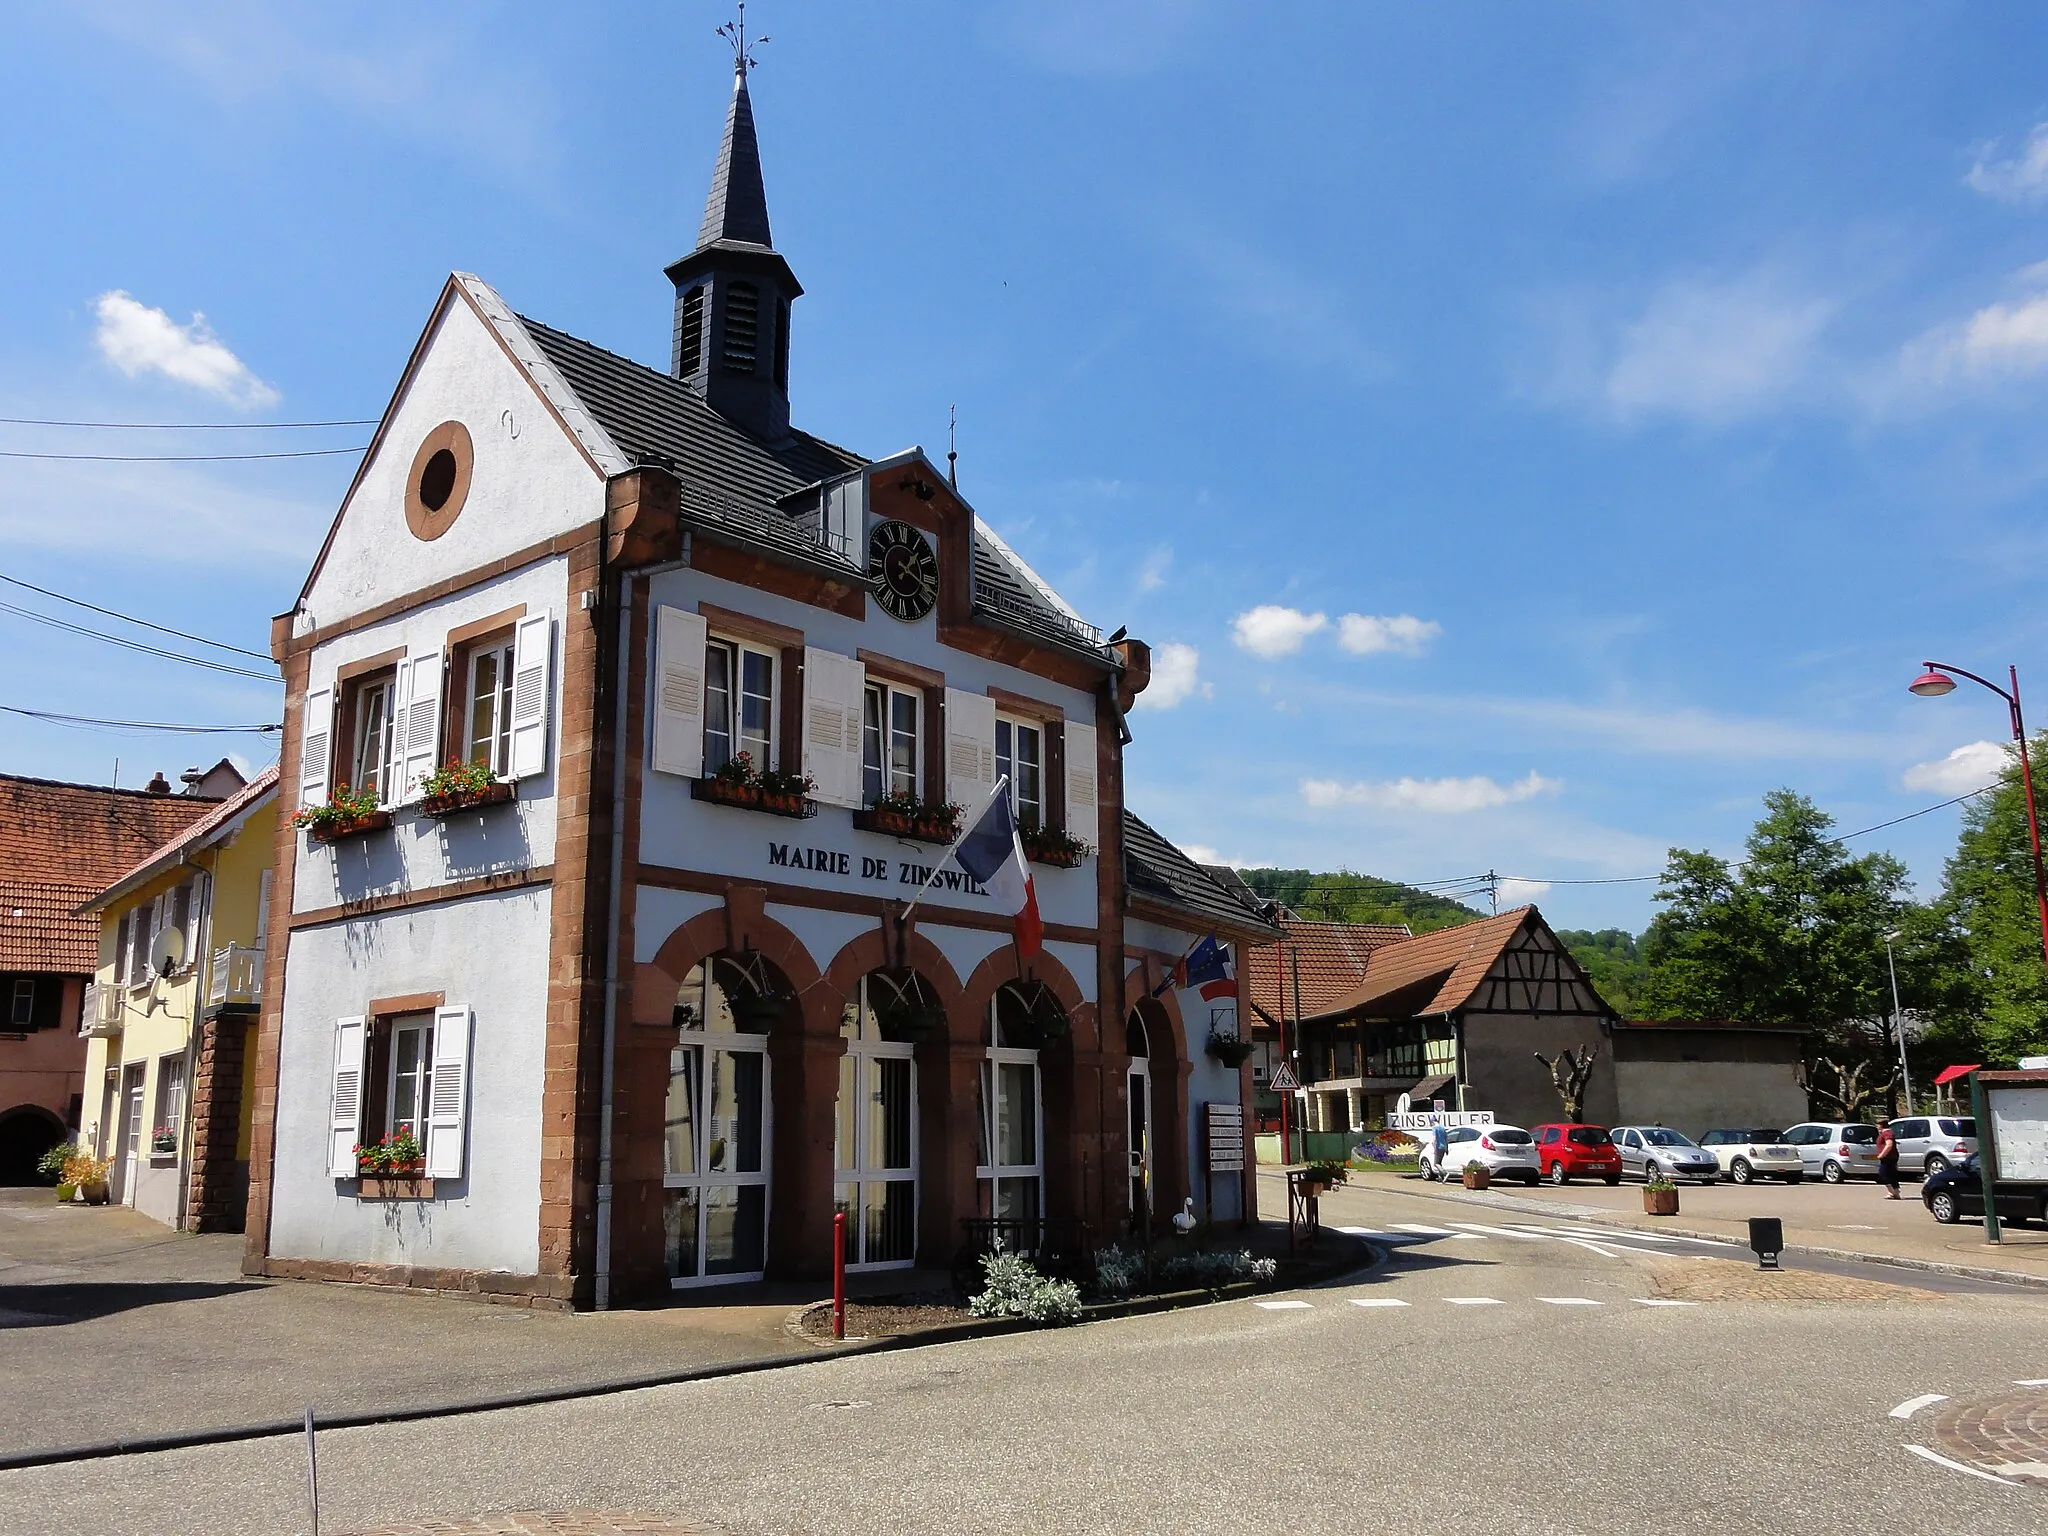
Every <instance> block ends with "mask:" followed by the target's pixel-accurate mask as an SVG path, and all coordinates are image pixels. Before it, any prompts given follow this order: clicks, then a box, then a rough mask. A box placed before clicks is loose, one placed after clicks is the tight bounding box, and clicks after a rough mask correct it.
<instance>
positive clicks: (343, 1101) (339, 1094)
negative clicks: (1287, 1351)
mask: <svg viewBox="0 0 2048 1536" xmlns="http://www.w3.org/2000/svg"><path fill="white" fill-rule="evenodd" d="M364 1024H365V1021H364V1020H362V1019H337V1020H335V1023H334V1097H333V1100H332V1102H331V1104H330V1106H329V1109H328V1118H329V1124H330V1134H329V1137H328V1149H327V1171H328V1173H329V1174H331V1175H332V1176H333V1177H335V1178H337V1179H352V1178H354V1177H355V1176H356V1143H357V1142H358V1141H360V1140H362V1135H363V1037H364Z"/></svg>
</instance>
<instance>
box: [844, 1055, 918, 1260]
mask: <svg viewBox="0 0 2048 1536" xmlns="http://www.w3.org/2000/svg"><path fill="white" fill-rule="evenodd" d="M916 1050H917V1048H916V1047H915V1046H913V1045H911V1044H909V1043H908V1042H904V1041H895V1040H879V1039H877V1040H869V1039H859V1040H849V1041H847V1042H846V1056H847V1059H848V1060H850V1061H851V1062H852V1063H853V1074H852V1076H853V1106H852V1107H853V1110H854V1115H853V1127H852V1133H853V1166H852V1167H850V1168H840V1167H835V1168H834V1169H833V1170H832V1175H833V1184H834V1186H835V1187H834V1190H833V1195H834V1198H835V1199H836V1198H837V1195H838V1189H837V1186H839V1185H851V1186H852V1187H853V1196H852V1199H851V1201H850V1202H849V1205H848V1210H847V1215H848V1221H847V1224H846V1225H847V1229H848V1234H849V1236H851V1238H852V1240H853V1252H854V1254H855V1255H859V1254H864V1253H866V1252H867V1204H866V1202H865V1201H863V1200H862V1199H861V1198H860V1189H861V1186H862V1185H864V1184H884V1183H887V1184H906V1183H907V1184H908V1185H909V1186H910V1210H911V1216H910V1228H911V1232H912V1233H913V1234H915V1233H916V1232H917V1220H918V1213H919V1202H920V1200H921V1199H922V1197H923V1190H922V1189H921V1187H920V1184H919V1179H918V1151H919V1148H918V1140H919V1133H920V1127H919V1121H918V1103H917V1057H916ZM871 1061H907V1062H909V1063H910V1167H909V1170H908V1171H907V1172H906V1171H905V1170H904V1169H901V1168H871V1167H869V1166H868V1164H867V1145H868V1117H869V1115H870V1114H872V1113H873V1111H874V1108H875V1105H874V1099H873V1095H872V1094H870V1093H869V1092H868V1088H867V1079H868V1063H869V1062H871ZM833 1162H834V1163H835V1164H836V1163H837V1162H838V1158H837V1157H836V1156H835V1157H834V1158H833ZM911 1249H912V1252H911V1256H910V1257H909V1258H906V1259H882V1260H878V1261H874V1262H868V1261H866V1260H862V1261H860V1262H855V1260H854V1259H852V1258H849V1259H848V1260H847V1263H846V1267H847V1268H848V1269H849V1270H870V1269H909V1268H911V1267H912V1266H914V1265H915V1264H916V1262H917V1257H916V1238H915V1236H914V1235H913V1237H912V1241H911Z"/></svg>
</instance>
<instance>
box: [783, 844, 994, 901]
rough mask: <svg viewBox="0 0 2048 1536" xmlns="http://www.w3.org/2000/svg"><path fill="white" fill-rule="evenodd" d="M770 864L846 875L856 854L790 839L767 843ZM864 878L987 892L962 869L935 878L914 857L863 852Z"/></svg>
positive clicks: (943, 871)
mask: <svg viewBox="0 0 2048 1536" xmlns="http://www.w3.org/2000/svg"><path fill="white" fill-rule="evenodd" d="M768 867H769V868H770V869H791V870H803V871H805V872H806V873H810V874H818V875H845V876H849V877H852V876H853V873H854V856H853V855H852V854H850V853H846V852H843V851H841V850H839V849H837V848H799V847H793V846H792V845H790V844H788V843H770V844H769V845H768ZM858 878H859V879H862V880H873V881H875V882H877V883H878V884H882V885H909V886H918V887H922V886H923V885H924V884H925V882H926V881H928V880H929V881H931V882H932V889H933V890H935V891H961V892H964V893H965V894H967V895H969V896H986V895H987V894H988V892H987V890H985V889H984V888H983V887H982V886H980V885H979V884H977V883H976V882H975V881H974V880H973V879H971V878H970V877H969V876H967V875H966V874H964V873H962V872H961V871H960V870H957V869H954V868H951V867H950V866H949V867H947V868H944V869H941V870H939V871H938V876H937V878H936V879H933V873H932V866H931V865H929V864H919V863H917V862H916V861H915V860H913V859H878V858H876V857H874V856H873V855H872V854H866V853H864V854H862V855H860V874H859V876H858Z"/></svg>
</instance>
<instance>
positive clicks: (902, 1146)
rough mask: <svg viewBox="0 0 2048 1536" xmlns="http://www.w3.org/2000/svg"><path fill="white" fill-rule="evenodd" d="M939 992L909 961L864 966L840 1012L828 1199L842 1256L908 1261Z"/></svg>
mask: <svg viewBox="0 0 2048 1536" xmlns="http://www.w3.org/2000/svg"><path fill="white" fill-rule="evenodd" d="M945 1022H946V1013H945V1009H944V1007H943V1006H942V1005H941V1004H940V1002H939V999H938V993H937V991H936V989H934V988H933V987H932V986H931V984H930V983H929V982H927V981H925V980H924V979H923V978H922V977H920V976H919V975H917V973H916V972H914V971H908V972H906V971H897V970H877V971H870V972H869V973H868V974H867V975H865V976H863V977H862V978H861V979H860V980H859V981H858V982H857V983H855V985H854V989H853V992H852V994H851V995H850V996H849V997H848V998H847V1000H846V1008H845V1010H844V1012H843V1013H842V1014H841V1015H840V1025H839V1034H840V1038H841V1039H843V1040H845V1041H846V1054H845V1055H844V1056H842V1057H840V1059H839V1100H838V1109H837V1112H836V1114H835V1115H834V1118H833V1136H832V1142H833V1149H834V1150H833V1158H832V1166H833V1191H832V1198H833V1202H834V1206H835V1209H837V1210H839V1211H842V1212H844V1213H845V1215H846V1262H847V1265H848V1267H849V1268H856V1269H898V1268H907V1267H908V1266H909V1265H910V1264H912V1263H913V1262H914V1261H915V1260H916V1257H917V1231H918V1228H917V1198H918V1182H917V1175H918V1155H917V1148H918V1136H919V1128H918V1108H917V1099H918V1094H917V1066H916V1062H915V1060H914V1059H913V1058H914V1057H915V1055H916V1050H917V1044H918V1042H919V1041H920V1040H923V1039H925V1038H926V1037H928V1036H930V1035H932V1034H934V1033H937V1032H940V1031H942V1030H943V1029H944V1027H945Z"/></svg>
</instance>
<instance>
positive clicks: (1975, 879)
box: [1932, 737, 2048, 1064]
mask: <svg viewBox="0 0 2048 1536" xmlns="http://www.w3.org/2000/svg"><path fill="white" fill-rule="evenodd" d="M2044 744H2048V737H2042V738H2039V739H2037V741H2036V743H2035V746H2034V750H2033V758H2034V761H2035V762H2036V763H2042V762H2044V761H2048V758H2044V757H2043V752H2042V748H2043V745H2044ZM1937 907H1938V910H1939V916H1940V918H1941V920H1942V923H1943V925H1944V929H1945V931H1941V932H1937V933H1936V934H1935V935H1933V936H1932V939H1933V942H1941V943H1945V944H1946V946H1947V947H1948V949H1949V951H1950V953H1951V955H1952V956H1953V957H1954V958H1959V959H1960V961H1961V965H1960V968H1959V969H1957V970H1950V971H1949V973H1948V975H1949V979H1950V984H1949V985H1948V986H1947V987H1945V988H1944V989H1943V990H1942V992H1941V993H1940V995H1939V996H1937V997H1935V998H1934V999H1932V1001H1933V1003H1934V1007H1933V1010H1932V1011H1933V1013H1934V1015H1935V1017H1936V1018H1937V1020H1938V1021H1939V1023H1938V1027H1939V1028H1940V1030H1941V1031H1942V1034H1943V1035H1944V1036H1945V1037H1946V1042H1947V1043H1952V1044H1953V1045H1954V1046H1955V1048H1956V1050H1955V1052H1954V1053H1953V1054H1960V1053H1961V1052H1963V1051H1973V1052H1976V1053H1978V1054H1973V1055H1968V1056H1964V1057H1963V1058H1962V1059H1965V1060H1971V1061H1975V1060H1979V1059H1982V1060H1984V1061H1986V1062H1988V1063H1991V1064H2005V1063H2010V1062H2011V1061H2013V1060H2015V1059H2017V1058H2018V1057H2021V1056H2025V1055H2032V1054H2035V1053H2037V1052H2040V1051H2042V1050H2044V1049H2048V964H2044V963H2043V961H2042V957H2041V917H2040V912H2039V909H2038V908H2037V907H2036V905H2035V901H2034V853H2033V844H2032V840H2031V838H2030V837H2029V835H2028V831H2027V802H2026V791H2025V789H2024V787H2023V785H2022V784H2021V781H2020V771H2019V760H2018V758H2017V756H2014V757H2013V758H2012V760H2011V761H2010V762H2009V763H2008V765H2007V767H2006V769H2005V771H2004V773H2003V774H2001V775H2000V777H1999V781H1998V784H1997V786H1996V787H1995V788H1993V789H1992V791H1991V792H1990V793H1989V794H1985V795H1979V796H1978V797H1977V798H1976V799H1975V800H1973V801H1971V802H1970V804H1969V807H1968V808H1967V809H1966V810H1965V811H1964V812H1963V827H1962V832H1961V833H1960V835H1959V836H1958V837H1957V839H1956V851H1955V854H1954V856H1953V857H1951V858H1950V859H1949V861H1948V865H1947V868H1946V869H1945V871H1944V872H1943V880H1942V895H1941V900H1940V901H1939V902H1938V903H1937Z"/></svg>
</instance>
